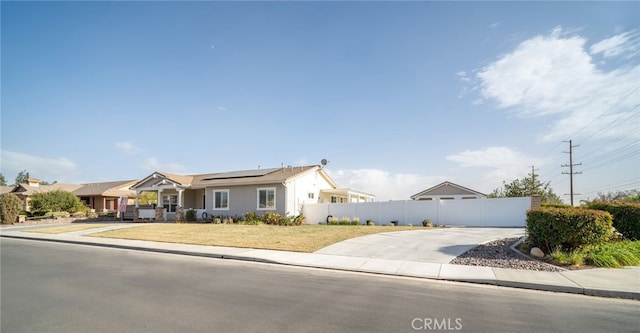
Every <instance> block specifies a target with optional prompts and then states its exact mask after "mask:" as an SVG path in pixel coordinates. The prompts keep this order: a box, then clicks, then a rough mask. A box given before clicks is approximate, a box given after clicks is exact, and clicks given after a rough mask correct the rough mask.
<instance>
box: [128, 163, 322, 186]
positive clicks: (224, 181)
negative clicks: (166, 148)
mask: <svg viewBox="0 0 640 333" xmlns="http://www.w3.org/2000/svg"><path fill="white" fill-rule="evenodd" d="M312 170H319V171H320V172H321V174H322V175H323V176H324V177H325V178H326V179H327V181H328V182H329V183H330V184H331V185H332V186H334V187H335V183H334V182H333V180H332V179H331V178H330V177H329V176H328V175H327V174H326V173H325V172H324V171H323V170H322V169H321V168H320V166H318V165H311V166H296V167H283V168H271V169H254V170H240V171H229V172H218V173H205V174H194V175H186V176H182V175H175V174H171V173H166V172H154V173H153V174H151V175H150V176H148V177H146V178H144V179H143V180H141V181H139V182H137V183H136V184H135V185H133V186H131V189H135V188H137V187H141V186H140V185H142V184H144V183H147V182H148V181H149V180H150V179H153V178H160V179H159V180H158V182H160V181H162V180H169V181H171V182H173V183H176V184H177V185H180V186H187V187H192V188H198V187H208V186H238V185H259V184H275V183H281V182H286V181H288V180H290V179H293V178H296V177H298V176H299V175H302V174H304V173H306V172H311V171H312Z"/></svg>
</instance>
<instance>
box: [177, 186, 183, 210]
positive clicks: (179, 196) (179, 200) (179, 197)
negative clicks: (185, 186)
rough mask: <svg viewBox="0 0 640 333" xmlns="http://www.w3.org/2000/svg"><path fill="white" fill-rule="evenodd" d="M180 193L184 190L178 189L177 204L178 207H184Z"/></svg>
mask: <svg viewBox="0 0 640 333" xmlns="http://www.w3.org/2000/svg"><path fill="white" fill-rule="evenodd" d="M182 193H184V190H178V206H179V207H184V202H182V200H183V196H182Z"/></svg>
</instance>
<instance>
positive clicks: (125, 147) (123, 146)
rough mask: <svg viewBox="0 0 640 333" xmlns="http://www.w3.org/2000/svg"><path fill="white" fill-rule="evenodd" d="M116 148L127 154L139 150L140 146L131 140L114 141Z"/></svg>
mask: <svg viewBox="0 0 640 333" xmlns="http://www.w3.org/2000/svg"><path fill="white" fill-rule="evenodd" d="M116 148H118V149H119V150H121V151H123V152H125V153H127V154H136V153H138V152H140V151H141V150H140V148H138V147H137V146H136V145H135V144H134V143H133V142H131V141H121V142H116Z"/></svg>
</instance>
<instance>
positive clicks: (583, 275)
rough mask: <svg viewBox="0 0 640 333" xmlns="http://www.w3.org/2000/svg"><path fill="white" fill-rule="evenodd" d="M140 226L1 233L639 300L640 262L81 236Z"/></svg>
mask: <svg viewBox="0 0 640 333" xmlns="http://www.w3.org/2000/svg"><path fill="white" fill-rule="evenodd" d="M140 225H144V224H124V225H116V226H108V227H102V228H94V229H88V230H82V231H76V232H69V233H64V234H40V233H32V232H25V231H22V230H24V228H12V227H5V228H2V229H0V236H2V237H9V238H19V239H31V240H41V241H53V242H62V243H71V244H82V245H92V246H104V247H113V248H122V249H131V250H141V251H152V252H161V253H173V254H181V255H191V256H202V257H211V258H220V259H233V260H246V261H257V262H265V263H273V264H284V265H292V266H302V267H313V268H324V269H336V270H345V271H354V272H364V273H375V274H385V275H395V276H406V277H417V278H427V279H436V280H448V281H460V282H472V283H482V284H492V285H497V286H505V287H515V288H524V289H535V290H544V291H555V292H565V293H574V294H584V295H590V296H601V297H616V298H627V299H637V300H640V267H638V266H636V267H627V268H624V269H607V268H593V269H582V270H573V271H563V272H538V271H529V270H516V269H505V268H492V267H479V266H463V265H451V264H443V263H429V262H418V261H410V260H398V259H380V258H366V257H348V256H339V255H331V254H321V253H299V252H286V251H275V250H259V249H246V248H233V247H220V246H202V245H189V244H175V243H160V242H150V241H137V240H124V239H111V238H99V237H88V236H83V235H85V234H90V233H95V232H101V231H106V230H112V229H119V228H129V227H135V226H140ZM49 227H50V226H49Z"/></svg>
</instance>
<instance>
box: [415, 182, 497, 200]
mask: <svg viewBox="0 0 640 333" xmlns="http://www.w3.org/2000/svg"><path fill="white" fill-rule="evenodd" d="M486 197H487V196H486V195H485V194H483V193H480V192H478V191H475V190H472V189H470V188H466V187H464V186H460V185H458V184H454V183H451V182H443V183H440V184H438V185H436V186H433V187H430V188H428V189H426V190H424V191H422V192H420V193H417V194H414V195H412V196H411V200H457V199H480V198H486Z"/></svg>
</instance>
